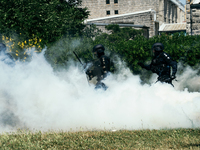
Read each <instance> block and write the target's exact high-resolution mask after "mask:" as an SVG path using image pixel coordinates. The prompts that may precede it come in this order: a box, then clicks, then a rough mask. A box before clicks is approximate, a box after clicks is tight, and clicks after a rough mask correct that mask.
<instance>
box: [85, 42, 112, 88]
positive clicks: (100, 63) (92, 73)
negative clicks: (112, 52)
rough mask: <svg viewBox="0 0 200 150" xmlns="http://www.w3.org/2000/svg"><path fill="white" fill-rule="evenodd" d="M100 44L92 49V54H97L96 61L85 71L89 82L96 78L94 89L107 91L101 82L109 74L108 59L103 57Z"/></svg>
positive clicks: (102, 49)
mask: <svg viewBox="0 0 200 150" xmlns="http://www.w3.org/2000/svg"><path fill="white" fill-rule="evenodd" d="M102 47H103V45H101V44H98V45H96V46H95V47H94V48H93V52H97V53H96V55H97V59H95V60H94V61H93V63H92V66H91V67H90V68H89V69H88V70H87V71H86V74H87V75H88V77H89V80H92V79H93V78H96V83H95V85H96V87H95V88H96V89H98V88H103V89H105V90H106V89H107V86H106V85H105V84H104V83H103V82H102V80H103V79H104V78H105V77H106V76H107V75H108V73H109V72H110V58H109V57H107V56H105V54H104V47H103V48H102Z"/></svg>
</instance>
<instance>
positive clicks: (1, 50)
mask: <svg viewBox="0 0 200 150" xmlns="http://www.w3.org/2000/svg"><path fill="white" fill-rule="evenodd" d="M0 55H1V58H0V60H1V61H3V62H4V63H6V64H8V65H10V66H13V65H14V64H15V63H14V60H13V57H12V56H11V55H10V54H9V53H6V45H5V44H3V43H0Z"/></svg>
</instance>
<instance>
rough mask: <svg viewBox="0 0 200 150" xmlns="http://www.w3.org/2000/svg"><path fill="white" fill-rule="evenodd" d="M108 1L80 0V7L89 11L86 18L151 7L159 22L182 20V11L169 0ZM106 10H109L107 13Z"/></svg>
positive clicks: (179, 21) (143, 9) (178, 21)
mask: <svg viewBox="0 0 200 150" xmlns="http://www.w3.org/2000/svg"><path fill="white" fill-rule="evenodd" d="M109 1H110V4H106V0H82V6H81V7H87V8H88V10H89V11H90V16H89V18H88V19H94V18H101V17H106V16H113V15H117V14H115V11H118V14H126V13H132V12H137V11H145V10H148V9H153V10H155V11H156V14H157V20H158V21H159V23H163V22H166V23H181V22H182V21H183V20H184V11H183V10H181V9H180V8H179V7H178V6H177V5H176V4H174V3H173V2H172V1H171V0H118V3H114V0H109ZM174 1H177V0H174ZM107 11H110V14H109V15H107Z"/></svg>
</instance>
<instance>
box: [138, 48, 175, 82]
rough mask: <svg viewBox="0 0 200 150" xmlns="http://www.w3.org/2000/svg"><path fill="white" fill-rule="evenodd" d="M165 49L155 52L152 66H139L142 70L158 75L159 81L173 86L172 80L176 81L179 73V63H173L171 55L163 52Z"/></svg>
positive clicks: (141, 64)
mask: <svg viewBox="0 0 200 150" xmlns="http://www.w3.org/2000/svg"><path fill="white" fill-rule="evenodd" d="M163 49H164V47H163ZM163 49H161V50H158V51H157V50H155V56H154V57H153V59H152V61H151V64H150V65H144V64H143V63H138V64H139V65H140V66H141V67H142V68H145V69H147V70H151V71H152V72H153V73H156V74H157V75H158V78H157V79H158V81H160V82H166V83H169V84H172V80H173V79H175V74H176V72H177V62H176V61H173V60H172V58H171V57H170V56H169V54H167V53H166V52H163V51H162V50H163ZM171 67H172V74H171Z"/></svg>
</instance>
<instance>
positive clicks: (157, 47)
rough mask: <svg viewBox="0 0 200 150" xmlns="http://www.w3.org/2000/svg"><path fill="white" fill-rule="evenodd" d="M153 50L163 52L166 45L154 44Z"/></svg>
mask: <svg viewBox="0 0 200 150" xmlns="http://www.w3.org/2000/svg"><path fill="white" fill-rule="evenodd" d="M152 49H153V50H155V51H156V52H161V51H163V50H164V45H163V44H162V43H154V44H153V46H152Z"/></svg>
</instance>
